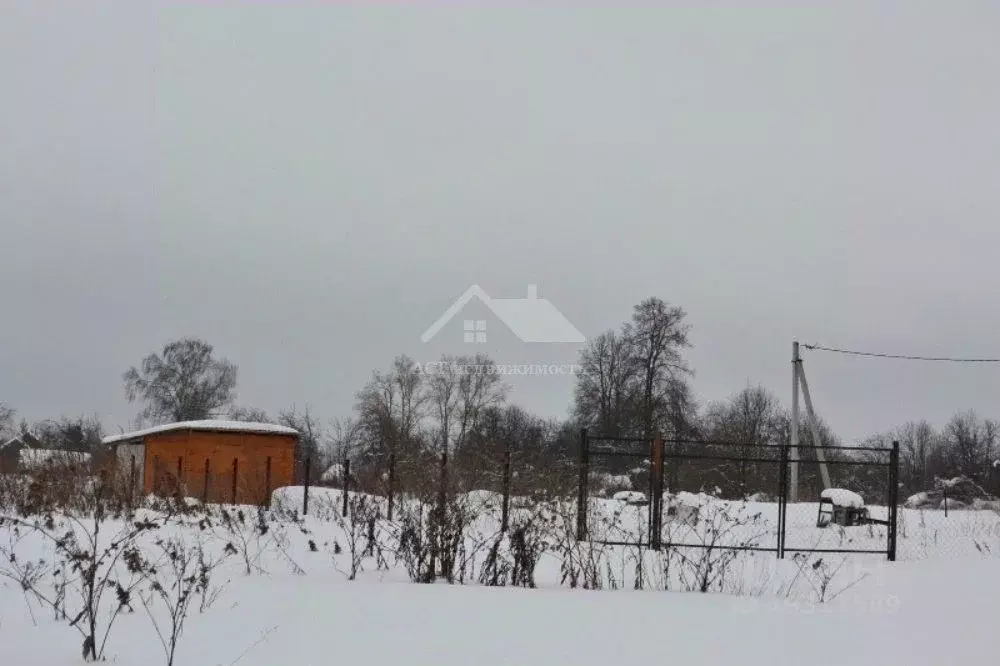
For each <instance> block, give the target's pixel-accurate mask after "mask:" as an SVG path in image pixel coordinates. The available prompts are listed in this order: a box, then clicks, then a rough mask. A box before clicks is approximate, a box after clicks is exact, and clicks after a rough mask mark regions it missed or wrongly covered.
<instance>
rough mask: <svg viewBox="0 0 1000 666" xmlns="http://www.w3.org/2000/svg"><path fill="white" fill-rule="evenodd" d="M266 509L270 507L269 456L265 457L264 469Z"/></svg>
mask: <svg viewBox="0 0 1000 666" xmlns="http://www.w3.org/2000/svg"><path fill="white" fill-rule="evenodd" d="M263 504H264V505H265V506H267V507H270V506H271V456H268V457H267V466H266V467H265V468H264V502H263Z"/></svg>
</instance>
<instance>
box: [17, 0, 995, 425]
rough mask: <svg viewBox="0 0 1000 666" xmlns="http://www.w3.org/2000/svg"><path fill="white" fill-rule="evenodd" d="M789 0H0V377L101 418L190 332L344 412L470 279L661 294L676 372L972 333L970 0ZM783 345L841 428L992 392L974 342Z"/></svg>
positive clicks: (722, 382)
mask: <svg viewBox="0 0 1000 666" xmlns="http://www.w3.org/2000/svg"><path fill="white" fill-rule="evenodd" d="M805 4H806V3H790V2H789V3H749V2H731V3H722V2H699V3H691V2H679V3H671V2H667V1H665V0H664V1H657V2H654V1H652V0H649V1H647V2H642V3H634V5H633V6H631V7H629V6H628V5H629V3H624V2H614V3H612V2H566V3H553V2H540V3H527V2H519V3H513V2H503V1H501V0H496V1H494V2H490V1H488V0H478V1H477V2H459V1H457V0H456V1H452V2H413V3H406V4H404V3H365V2H356V3H352V4H346V3H339V2H329V3H311V4H306V3H294V2H277V1H275V2H272V3H267V2H254V3H244V4H243V5H240V4H239V3H234V2H231V3H228V4H227V3H215V2H213V3H207V2H206V3H200V2H194V1H190V2H163V3H159V4H154V3H144V2H135V1H133V0H129V1H125V0H122V1H120V2H76V1H73V2H70V1H68V0H63V1H61V2H44V3H41V2H37V0H0V7H2V9H0V12H2V16H0V290H2V291H0V299H2V300H0V302H2V304H3V307H2V318H3V323H2V325H0V400H4V401H7V402H9V403H10V404H11V405H12V406H14V407H16V408H17V409H18V410H19V411H20V412H21V413H22V415H24V416H26V417H28V418H29V419H38V418H45V417H55V416H58V415H60V414H80V413H97V414H99V415H100V416H101V418H102V419H103V421H104V423H105V425H106V426H107V427H108V428H109V429H112V430H114V429H116V427H117V426H118V425H125V424H127V422H128V420H129V419H130V418H131V417H132V416H133V415H134V414H135V412H136V411H137V408H136V407H135V406H131V405H129V404H128V403H127V402H126V401H125V399H124V394H123V390H122V383H121V374H122V372H123V371H124V370H125V369H126V368H127V367H128V366H130V365H132V364H137V363H138V362H139V361H140V359H141V358H142V356H143V355H145V354H147V353H149V352H150V351H153V350H156V349H158V348H160V347H161V346H162V344H163V343H164V342H166V341H167V340H169V339H171V338H174V337H177V336H181V335H198V336H201V337H203V338H205V339H207V340H209V341H210V342H212V343H213V344H214V345H215V346H216V348H217V350H218V351H219V353H220V354H222V355H225V356H227V357H228V358H230V359H231V360H233V361H235V362H237V363H238V364H239V365H240V384H239V392H240V402H241V403H242V404H245V405H252V406H257V407H261V408H264V409H267V410H269V411H272V412H273V411H276V410H277V409H279V408H282V407H286V406H289V405H291V404H292V403H297V404H299V405H300V406H301V405H304V404H305V403H309V404H310V405H311V406H312V408H313V409H314V411H316V412H317V413H318V414H320V415H321V416H323V417H324V418H327V417H335V416H342V415H345V414H347V413H348V412H349V410H350V408H351V405H352V403H353V395H354V392H355V391H356V390H357V389H358V388H359V387H360V386H361V385H362V384H363V383H364V382H365V380H366V379H367V378H368V376H369V374H370V372H371V370H372V369H374V368H376V367H384V366H387V365H388V363H389V362H390V361H391V359H392V357H393V356H394V355H396V354H398V353H403V352H405V353H409V354H410V355H412V356H414V357H415V358H417V359H419V360H431V358H432V357H433V356H434V355H436V354H437V353H440V351H441V350H440V349H439V348H438V347H440V345H439V346H438V347H435V348H433V350H432V349H430V348H428V347H427V346H425V345H423V344H422V343H421V342H420V339H419V338H420V335H421V333H422V332H423V331H424V330H425V329H426V328H427V327H428V326H429V325H430V324H431V323H433V321H434V320H435V319H436V318H437V317H438V316H439V315H440V314H441V312H443V311H444V310H445V309H446V308H447V307H448V306H449V305H450V304H451V303H452V301H454V299H456V298H457V297H458V296H459V295H460V294H461V293H462V292H464V291H465V289H466V288H467V287H468V286H469V285H471V284H473V283H476V284H479V285H480V286H481V287H482V288H483V289H485V290H486V291H487V292H489V294H490V295H491V296H494V297H522V296H523V295H524V293H525V289H526V286H527V285H528V284H529V283H530V284H537V285H538V289H539V294H540V295H541V296H542V297H545V298H548V299H549V300H550V301H551V302H552V303H553V304H555V305H556V306H557V307H558V308H559V309H560V310H561V311H562V313H563V314H564V315H565V316H566V317H567V318H568V319H569V320H570V321H572V322H573V323H574V324H575V325H576V326H577V328H579V329H580V331H582V332H583V333H584V334H585V335H588V336H590V335H594V334H597V333H600V332H601V331H603V330H605V329H607V328H611V327H616V326H618V325H619V324H620V323H621V322H622V321H623V320H625V319H626V318H627V317H628V316H629V314H630V310H631V307H632V305H633V304H634V303H636V302H637V301H639V300H640V299H642V298H643V297H646V296H651V295H655V296H659V297H662V298H663V299H665V300H667V301H670V302H673V303H676V304H679V305H681V306H683V307H684V308H685V309H686V310H687V311H688V313H689V323H690V324H691V325H692V334H691V338H692V341H693V343H694V348H693V349H692V350H691V351H690V356H689V358H690V361H691V363H692V365H693V366H694V368H695V370H696V371H697V376H696V377H695V379H694V386H695V388H696V391H697V393H698V396H699V398H700V399H701V400H703V401H705V400H711V399H718V398H723V397H725V396H727V395H728V394H730V393H732V392H734V391H735V390H738V389H739V388H741V387H742V386H745V385H746V383H747V382H748V381H749V382H751V383H758V382H760V383H763V384H764V385H766V386H767V387H769V388H771V389H773V390H775V391H776V392H778V393H779V395H780V396H781V397H782V399H783V400H785V401H786V402H788V401H789V400H790V392H791V380H790V366H789V358H790V351H791V342H792V339H793V338H795V337H798V338H799V339H801V340H803V341H807V342H809V341H818V342H822V343H826V344H831V345H841V346H849V347H854V348H860V349H866V350H867V349H871V350H876V351H891V352H903V353H919V354H962V355H973V356H1000V336H998V335H997V332H998V330H1000V308H998V307H997V294H998V293H1000V268H998V266H997V257H998V254H1000V245H998V241H1000V224H998V213H1000V183H998V181H1000V120H998V119H1000V85H998V82H1000V39H998V38H997V36H998V35H1000V5H998V4H997V3H996V2H992V1H983V2H948V3H943V2H937V1H933V2H932V1H916V0H906V1H905V2H878V3H871V2H861V1H857V2H843V1H838V2H828V3H808V6H804V5H805ZM751 5H754V6H753V8H751ZM783 5H784V6H783ZM432 351H433V354H432V353H431V352H432ZM453 351H456V352H462V351H467V350H466V349H463V348H462V347H461V346H460V345H459V346H457V347H454V348H453ZM573 353H575V349H569V350H567V349H565V348H562V347H561V348H559V349H558V350H556V349H553V350H552V351H551V356H552V357H553V358H555V357H558V358H559V359H560V360H562V359H564V358H567V357H569V358H572V355H573ZM548 354H549V352H548V351H546V350H545V349H543V348H539V347H537V346H536V347H535V348H533V349H529V350H520V352H518V353H517V354H515V355H516V356H518V357H519V358H532V359H538V360H545V359H546V358H547V355H548ZM498 360H501V361H503V360H505V359H503V358H500V359H498ZM806 364H807V365H806V367H807V370H808V372H809V374H810V379H811V387H812V389H813V392H814V394H815V395H814V399H815V401H816V403H817V408H818V409H819V410H820V411H821V412H822V413H823V414H824V415H825V416H826V417H827V418H828V420H829V421H830V423H831V425H832V426H833V427H834V429H835V430H836V431H837V432H838V433H840V434H841V435H842V436H844V437H845V438H847V439H852V438H855V437H860V436H862V435H865V434H867V433H869V432H872V431H875V430H880V429H884V428H887V427H890V426H892V425H894V424H896V423H899V422H901V421H903V420H906V419H909V418H919V417H926V418H929V419H932V420H934V421H936V422H939V423H940V422H943V421H944V420H945V419H946V418H947V417H948V416H949V415H950V413H952V412H953V411H955V410H958V409H964V408H976V409H978V410H980V411H981V412H982V413H983V414H984V415H985V416H993V417H1000V400H998V397H1000V366H931V365H918V364H901V363H893V362H886V361H882V362H878V361H861V360H855V359H851V358H841V357H830V356H820V355H817V354H812V355H808V356H807V357H806ZM571 386H572V382H571V379H570V378H568V377H565V378H554V379H553V378H548V379H543V378H523V379H522V380H519V381H518V383H517V385H516V387H515V391H514V393H513V395H512V398H513V399H514V400H515V401H518V402H521V403H523V404H525V405H526V406H527V407H530V408H532V409H534V410H536V411H538V412H540V413H542V414H545V415H551V416H563V415H565V413H566V409H567V405H568V403H569V398H570V391H571Z"/></svg>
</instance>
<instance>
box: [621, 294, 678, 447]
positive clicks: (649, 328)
mask: <svg viewBox="0 0 1000 666" xmlns="http://www.w3.org/2000/svg"><path fill="white" fill-rule="evenodd" d="M685 316H686V313H685V312H684V310H683V309H682V308H680V307H678V306H675V305H668V304H667V303H665V302H664V301H663V300H661V299H659V298H647V299H646V300H644V301H642V302H641V303H639V304H638V305H636V306H635V309H634V312H633V313H632V321H631V322H630V323H629V324H626V326H625V328H624V331H623V335H624V337H625V338H626V339H627V340H628V341H629V345H630V347H631V356H632V359H633V363H635V364H636V365H637V372H638V373H639V376H640V381H641V391H642V393H641V398H640V405H641V413H642V424H643V432H644V433H645V435H646V436H647V437H650V436H652V434H653V432H655V431H656V429H657V425H658V421H659V422H660V423H661V424H663V425H666V424H668V423H671V422H676V421H677V420H678V416H679V415H675V416H674V419H670V418H669V413H668V412H667V410H668V409H669V408H670V407H673V408H674V409H675V410H676V409H678V408H679V407H680V405H681V400H680V392H681V390H682V387H683V386H685V385H686V382H684V381H682V380H683V378H685V377H686V376H688V375H690V374H691V369H690V367H688V364H687V363H686V362H685V361H684V358H683V357H682V356H681V351H682V350H683V349H685V348H687V347H690V346H691V345H690V342H689V341H688V331H689V329H690V327H689V326H688V325H687V324H685V323H684V317H685ZM658 412H659V414H658ZM658 417H660V418H658Z"/></svg>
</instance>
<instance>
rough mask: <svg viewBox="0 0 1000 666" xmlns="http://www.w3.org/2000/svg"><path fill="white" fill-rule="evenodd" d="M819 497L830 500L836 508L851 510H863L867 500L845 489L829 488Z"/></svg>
mask: <svg viewBox="0 0 1000 666" xmlns="http://www.w3.org/2000/svg"><path fill="white" fill-rule="evenodd" d="M819 496H820V497H821V498H823V499H828V500H830V501H831V502H833V504H834V505H835V506H842V507H847V508H851V509H862V508H864V506H865V500H864V499H862V497H861V495H859V494H857V493H856V492H854V491H853V490H846V489H845V488H827V489H826V490H824V491H823V492H822V493H820V495H819Z"/></svg>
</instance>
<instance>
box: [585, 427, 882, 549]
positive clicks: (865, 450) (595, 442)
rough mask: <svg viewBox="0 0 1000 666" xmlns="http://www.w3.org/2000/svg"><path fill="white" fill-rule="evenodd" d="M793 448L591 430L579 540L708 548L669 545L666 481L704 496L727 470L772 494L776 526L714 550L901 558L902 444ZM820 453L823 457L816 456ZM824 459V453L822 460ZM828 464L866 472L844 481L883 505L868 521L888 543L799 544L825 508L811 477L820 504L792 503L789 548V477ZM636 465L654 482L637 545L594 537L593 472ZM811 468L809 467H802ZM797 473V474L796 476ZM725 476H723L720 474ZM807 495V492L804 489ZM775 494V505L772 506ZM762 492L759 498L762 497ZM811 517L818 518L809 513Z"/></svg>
mask: <svg viewBox="0 0 1000 666" xmlns="http://www.w3.org/2000/svg"><path fill="white" fill-rule="evenodd" d="M790 448H791V447H789V446H784V445H780V444H762V445H748V444H746V443H740V442H725V441H705V440H693V439H666V440H665V439H663V438H662V437H660V436H655V437H653V438H645V437H615V436H606V435H598V436H592V435H590V434H589V433H588V431H587V430H586V429H584V430H583V431H581V433H580V458H579V488H578V497H577V525H576V528H577V529H576V531H577V539H578V540H579V541H588V540H589V541H594V542H600V543H604V544H607V545H612V546H635V547H646V548H652V549H654V550H659V549H662V548H706V545H705V544H703V543H692V542H684V541H679V542H675V541H672V540H670V538H668V539H667V540H666V541H664V538H663V537H664V514H663V501H664V491H665V490H666V484H665V481H666V476H667V474H668V473H669V477H670V486H671V487H670V488H669V490H670V491H671V493H677V492H678V491H679V490H681V489H683V488H685V487H690V488H692V489H693V490H695V492H701V491H703V490H704V488H705V487H706V485H708V486H709V487H711V484H712V483H713V480H718V479H719V478H728V477H727V472H728V473H732V472H733V471H736V472H738V473H739V475H740V476H741V477H742V479H743V484H742V485H741V484H737V487H738V488H739V490H740V491H743V490H746V488H747V487H748V486H747V485H746V484H747V483H752V484H753V485H752V486H749V487H753V488H757V489H761V488H768V489H770V490H769V492H768V494H767V495H768V501H767V504H774V505H775V509H776V512H775V513H776V516H775V517H776V525H775V529H774V533H773V536H772V538H770V539H769V543H763V540H762V542H761V543H754V544H752V545H750V544H742V545H719V544H714V543H713V544H712V546H711V547H712V548H719V549H732V550H748V551H763V552H773V553H775V554H776V555H777V557H778V558H784V557H785V554H786V553H808V552H821V553H857V554H864V553H868V554H884V555H885V556H886V557H887V559H889V560H890V561H895V559H896V536H897V517H898V503H899V497H898V485H899V484H898V478H899V443H898V442H894V443H893V445H892V448H877V447H845V446H824V447H817V446H812V445H798V446H796V447H795V448H796V450H797V452H798V455H797V456H790V455H789V453H790ZM817 449H822V451H817ZM821 454H826V456H823V455H821ZM824 457H825V458H827V459H826V461H825V464H826V465H829V466H831V467H834V468H838V467H841V468H844V469H855V470H861V473H860V476H858V474H854V473H851V474H848V473H843V474H842V475H841V477H842V478H844V477H849V480H850V481H851V483H854V484H857V483H862V482H863V483H864V484H865V487H866V488H868V489H869V491H870V494H874V495H875V496H876V497H877V498H878V499H879V500H880V501H882V500H884V502H885V517H884V519H882V518H874V517H868V514H867V511H866V512H865V514H864V516H865V518H864V519H863V520H865V521H866V522H867V523H869V524H873V525H875V524H877V525H881V526H885V528H886V529H885V537H884V542H882V544H884V545H879V546H878V547H877V548H875V547H856V548H850V547H837V548H821V547H819V546H818V545H816V544H811V545H810V544H809V543H806V542H800V541H797V540H795V538H794V537H795V536H797V535H799V534H800V533H801V532H802V531H803V530H802V529H799V528H801V527H803V520H811V517H810V516H812V515H817V517H818V514H819V508H820V505H821V502H820V501H819V500H820V495H821V494H822V493H821V492H819V490H820V489H821V485H820V476H819V475H812V485H813V486H814V487H813V488H812V491H813V493H814V494H815V495H816V500H817V501H815V502H796V503H793V507H794V513H795V518H796V521H797V523H796V529H795V530H794V531H793V532H791V533H792V534H793V542H792V544H790V545H789V544H788V536H789V534H790V531H789V528H788V508H789V501H788V500H789V495H790V492H789V490H790V489H789V483H790V478H791V477H794V478H797V479H798V478H800V477H801V478H803V479H805V480H806V481H809V480H810V475H809V474H808V473H804V474H803V473H802V472H808V471H809V467H810V466H812V465H817V466H818V465H819V464H820V461H821V460H822V459H823V458H824ZM630 459H631V460H639V461H641V468H642V469H645V470H647V471H648V474H649V479H648V484H647V486H648V487H647V491H648V493H647V495H646V506H647V507H648V508H647V511H646V516H645V523H646V524H645V528H644V529H643V530H642V533H639V534H636V535H635V538H634V539H631V540H629V539H613V538H608V537H606V536H604V535H594V534H591V529H590V525H588V517H589V515H590V511H589V510H588V509H589V507H590V506H591V489H590V481H591V473H592V472H593V471H594V470H595V469H601V468H602V467H603V468H604V469H607V468H608V465H607V464H604V465H601V462H602V461H608V460H630ZM796 468H797V469H796ZM802 468H806V469H804V470H803V469H802ZM793 469H794V470H795V473H793ZM723 470H725V471H723ZM807 490H809V489H808V488H807ZM771 493H773V502H772V501H770V498H771V496H772V495H771ZM757 494H761V493H759V492H758V493H757ZM719 495H720V493H717V494H716V495H715V496H716V497H717V498H718V499H723V501H729V502H732V501H734V500H736V501H745V500H746V494H745V493H742V492H741V493H740V496H739V497H735V498H734V500H725V499H724V498H722V497H719ZM810 512H814V513H810Z"/></svg>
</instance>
